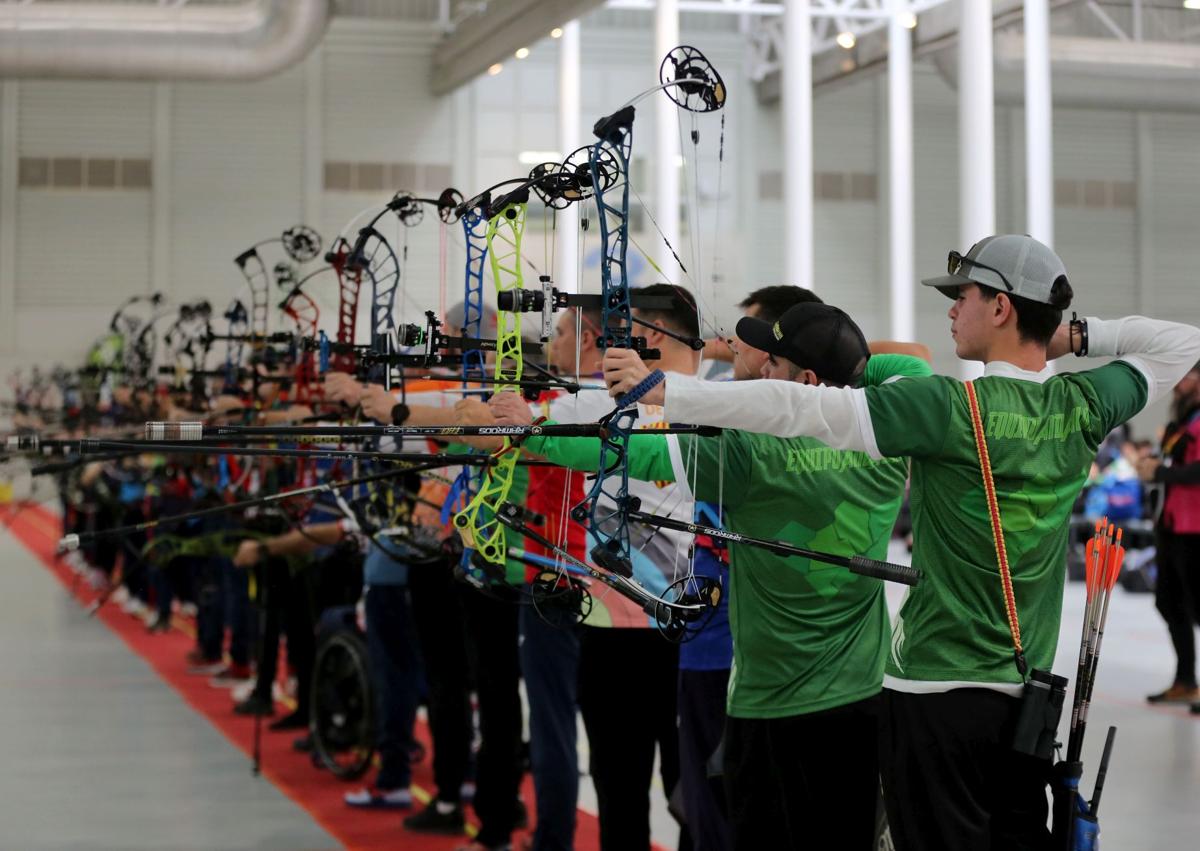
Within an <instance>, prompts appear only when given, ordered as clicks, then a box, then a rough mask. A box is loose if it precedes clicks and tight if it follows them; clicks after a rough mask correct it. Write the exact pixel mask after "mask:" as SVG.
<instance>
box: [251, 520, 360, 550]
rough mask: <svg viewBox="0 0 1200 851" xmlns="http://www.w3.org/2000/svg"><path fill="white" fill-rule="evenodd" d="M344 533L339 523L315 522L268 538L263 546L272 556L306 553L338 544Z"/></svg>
mask: <svg viewBox="0 0 1200 851" xmlns="http://www.w3.org/2000/svg"><path fill="white" fill-rule="evenodd" d="M343 534H344V533H343V532H342V527H341V525H340V524H338V523H315V524H313V525H312V526H303V527H301V528H300V529H293V530H292V531H290V532H285V533H283V534H282V535H277V536H276V537H274V538H268V539H267V540H265V541H264V542H263V547H264V548H265V549H266V552H267V555H271V556H292V555H306V554H308V553H311V552H314V551H316V550H317V548H318V547H325V546H332V545H333V544H336V543H337V542H338V541H340V540H341V539H342V535H343Z"/></svg>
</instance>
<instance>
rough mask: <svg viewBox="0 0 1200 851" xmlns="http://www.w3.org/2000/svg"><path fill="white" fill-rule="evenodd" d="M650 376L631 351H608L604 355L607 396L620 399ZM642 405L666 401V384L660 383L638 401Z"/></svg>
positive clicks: (638, 358)
mask: <svg viewBox="0 0 1200 851" xmlns="http://www.w3.org/2000/svg"><path fill="white" fill-rule="evenodd" d="M649 375H650V369H649V367H647V366H646V364H645V363H644V362H643V361H642V359H641V358H640V357H639V356H638V354H637V352H635V351H633V350H632V349H608V350H607V351H605V353H604V383H605V384H607V385H608V395H610V396H612V397H613V398H614V399H615V398H620V397H621V396H624V395H625V394H626V393H628V392H629V391H630V390H632V389H633V388H634V387H637V386H638V385H639V384H641V383H642V381H643V380H645V379H646V377H647V376H649ZM638 401H639V402H641V403H642V404H643V405H662V404H663V403H664V402H665V401H666V383H665V382H662V381H660V382H659V383H658V384H656V385H655V386H654V387H652V388H651V389H650V390H649V391H648V392H647V393H646V395H644V396H643V397H642V398H641V399H639V400H638Z"/></svg>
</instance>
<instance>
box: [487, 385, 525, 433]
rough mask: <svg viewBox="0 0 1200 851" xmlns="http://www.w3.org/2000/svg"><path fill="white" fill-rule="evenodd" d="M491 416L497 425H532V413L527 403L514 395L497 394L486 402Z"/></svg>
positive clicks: (506, 393) (508, 393)
mask: <svg viewBox="0 0 1200 851" xmlns="http://www.w3.org/2000/svg"><path fill="white" fill-rule="evenodd" d="M488 407H490V408H491V409H492V416H493V417H495V418H496V423H497V424H498V425H521V426H527V425H533V412H532V411H531V410H529V403H528V402H526V401H525V399H524V398H522V397H521V396H518V395H517V394H516V393H511V392H505V393H497V394H496V395H494V396H492V398H491V401H490V402H488Z"/></svg>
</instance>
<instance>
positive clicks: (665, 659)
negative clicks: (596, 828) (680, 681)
mask: <svg viewBox="0 0 1200 851" xmlns="http://www.w3.org/2000/svg"><path fill="white" fill-rule="evenodd" d="M580 633H581V641H580V656H579V709H580V712H581V713H582V714H583V724H584V727H585V728H586V730H587V736H588V744H589V748H590V751H591V774H592V782H593V784H594V785H595V787H596V800H597V807H598V809H599V816H600V847H601V849H602V851H646V849H649V847H650V780H651V776H652V774H653V772H654V752H655V748H656V747H657V749H658V752H659V756H660V759H661V762H662V781H663V788H664V789H665V790H666V792H667V797H668V798H670V797H672V795H673V793H674V791H675V784H676V783H678V782H679V738H678V734H677V733H676V729H675V697H676V678H677V675H678V668H679V647H678V646H677V645H675V644H671V643H670V642H668V641H666V640H664V639H663V637H662V636H661V635H659V634H658V632H657V631H656V630H653V629H608V628H600V627H582V628H581V630H580Z"/></svg>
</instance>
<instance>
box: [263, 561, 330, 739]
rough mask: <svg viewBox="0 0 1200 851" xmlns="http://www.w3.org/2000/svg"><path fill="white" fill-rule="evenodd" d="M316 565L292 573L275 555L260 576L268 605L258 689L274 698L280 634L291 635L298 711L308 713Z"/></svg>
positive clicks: (289, 651)
mask: <svg viewBox="0 0 1200 851" xmlns="http://www.w3.org/2000/svg"><path fill="white" fill-rule="evenodd" d="M313 567H314V565H312V564H306V565H305V566H304V567H303V568H301V569H300V570H299V571H297V572H296V573H295V574H293V573H292V570H291V567H290V566H289V565H288V563H287V562H286V561H283V560H282V559H271V560H269V561H267V562H266V563H265V565H264V567H263V570H262V573H261V574H260V576H264V575H265V578H264V579H260V585H259V588H260V597H259V605H260V606H264V607H265V610H266V612H265V614H266V617H265V618H264V626H263V641H262V654H261V656H260V658H259V660H258V681H257V682H256V684H255V692H256V693H257V694H258V695H259V697H261V698H262V699H264V700H270V698H271V684H272V683H273V682H274V681H275V676H276V674H277V672H278V665H279V634H280V631H281V630H282V631H284V633H285V634H286V635H287V659H288V667H290V668H291V669H292V671H293V672H294V673H295V675H296V713H297V714H298V715H299V716H300V717H301V718H307V717H308V708H309V701H310V699H311V696H312V695H311V693H312V674H313V662H314V657H315V655H316V650H317V643H316V623H317V615H318V612H317V611H316V609H315V606H314V602H313V599H312V579H313V577H312V575H311V570H312V569H313Z"/></svg>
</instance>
